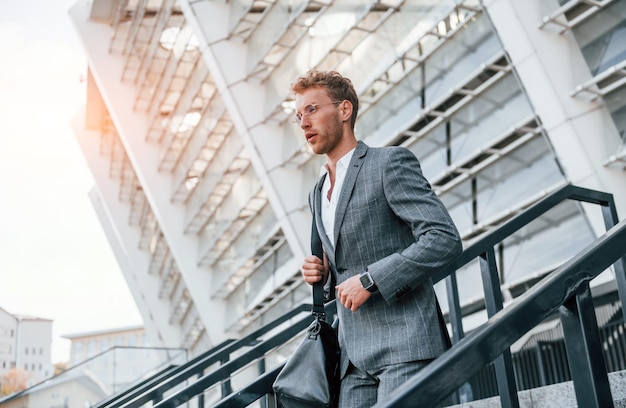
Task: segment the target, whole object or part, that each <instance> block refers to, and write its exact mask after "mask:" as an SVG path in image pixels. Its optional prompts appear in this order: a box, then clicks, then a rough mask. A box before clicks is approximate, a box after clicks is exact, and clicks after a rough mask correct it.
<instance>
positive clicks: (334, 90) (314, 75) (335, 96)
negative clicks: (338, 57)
mask: <svg viewBox="0 0 626 408" xmlns="http://www.w3.org/2000/svg"><path fill="white" fill-rule="evenodd" d="M310 88H326V90H327V91H328V96H329V97H330V99H332V100H333V101H343V100H347V101H349V102H350V103H351V104H352V116H351V118H350V125H351V127H352V130H354V124H355V123H356V117H357V114H358V112H359V98H358V97H357V95H356V91H355V90H354V86H353V85H352V81H350V79H349V78H346V77H344V76H342V75H341V74H340V73H339V72H337V71H317V70H314V69H313V70H310V71H309V72H307V73H306V74H304V75H303V76H301V77H300V78H298V80H297V81H296V82H294V83H293V84H292V85H291V92H292V93H293V94H294V95H297V94H301V93H302V92H304V91H305V90H307V89H310Z"/></svg>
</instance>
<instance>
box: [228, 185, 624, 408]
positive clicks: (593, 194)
mask: <svg viewBox="0 0 626 408" xmlns="http://www.w3.org/2000/svg"><path fill="white" fill-rule="evenodd" d="M566 200H575V201H579V202H586V203H592V204H596V205H600V206H601V207H602V214H603V217H604V223H605V226H606V227H607V229H608V228H610V227H612V226H613V225H615V224H617V221H618V219H617V211H616V209H615V204H614V201H613V196H612V195H611V194H608V193H604V192H599V191H595V190H590V189H586V188H581V187H577V186H573V185H566V186H563V187H562V188H560V189H558V190H556V191H554V192H553V193H551V194H550V195H549V196H547V197H545V198H544V199H542V200H540V201H538V202H537V203H535V204H534V205H532V206H530V207H528V208H527V209H526V210H525V211H524V212H522V213H520V214H519V215H517V216H515V217H513V218H511V219H510V220H508V221H507V222H506V223H504V224H502V225H501V226H500V227H498V228H495V229H494V230H492V231H490V232H489V233H487V234H486V235H485V236H484V237H482V238H479V239H477V240H476V241H475V242H474V243H473V244H472V245H470V246H468V247H467V248H466V249H465V250H464V251H463V254H461V255H460V256H459V257H458V258H457V259H456V260H455V261H454V262H453V263H452V264H451V265H450V266H449V267H448V268H447V269H446V270H444V271H442V272H440V273H438V274H437V275H435V276H434V277H433V280H434V281H435V282H438V281H440V280H442V279H447V281H446V285H447V290H448V301H449V304H450V309H449V310H450V312H449V316H450V322H451V325H452V329H453V340H454V343H458V342H459V341H460V340H461V338H462V337H463V336H464V334H463V328H462V322H461V309H460V305H459V299H458V289H457V288H456V270H458V269H460V268H461V267H463V266H465V265H466V264H467V263H469V262H470V261H473V260H474V259H476V258H480V260H481V269H483V279H484V280H485V281H487V283H486V284H485V292H486V293H485V299H486V304H487V308H488V312H489V314H490V315H491V316H493V315H494V314H496V313H497V312H498V311H499V310H501V309H502V298H501V292H500V283H499V278H498V275H497V267H496V266H495V259H493V256H491V255H492V254H493V247H494V246H495V245H497V244H499V243H500V242H502V241H503V240H504V239H506V238H508V237H509V236H511V235H513V234H514V233H515V232H517V231H518V230H520V229H521V228H523V227H525V226H526V225H528V224H529V223H530V222H532V221H533V220H535V219H537V218H539V217H540V216H541V215H542V214H544V213H546V212H547V211H549V210H550V209H552V208H554V207H556V206H557V205H558V204H560V203H562V202H564V201H566ZM625 265H626V260H624V259H623V260H622V262H618V263H616V264H615V272H616V280H617V284H618V291H619V294H620V298H621V299H622V304H626V303H624V299H626V275H625V273H624V269H625ZM498 294H499V296H498ZM503 354H504V356H503V357H499V361H498V362H497V364H496V370H497V371H498V378H500V380H499V382H498V384H499V388H500V390H499V391H500V396H501V401H502V405H503V406H504V407H518V406H519V402H518V400H517V392H516V389H515V376H514V373H513V370H512V364H511V358H510V351H508V350H505V351H504V353H503ZM507 354H508V355H507ZM490 361H491V360H490ZM279 371H280V367H278V368H277V369H274V370H272V371H271V372H269V373H267V374H266V375H264V376H263V377H260V378H258V379H257V380H255V381H253V382H252V383H250V384H249V385H248V386H246V387H243V388H242V389H241V390H240V391H238V392H236V393H233V394H231V395H229V396H228V397H226V398H224V399H223V400H222V401H221V402H220V403H219V404H218V405H216V406H219V407H241V406H247V405H249V404H250V403H251V402H253V401H255V400H257V399H258V398H260V397H262V396H263V395H265V394H271V392H272V390H271V381H269V380H270V379H271V380H273V378H275V375H276V374H277V373H278V372H279ZM272 373H276V374H274V376H273V377H272ZM264 387H265V388H264ZM444 396H445V395H444ZM429 404H430V403H427V404H426V406H428V405H429Z"/></svg>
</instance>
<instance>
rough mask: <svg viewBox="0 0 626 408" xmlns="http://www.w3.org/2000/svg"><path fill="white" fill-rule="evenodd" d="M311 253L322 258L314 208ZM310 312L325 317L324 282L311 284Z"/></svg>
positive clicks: (322, 253) (322, 251) (322, 252)
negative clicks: (311, 308) (311, 299)
mask: <svg viewBox="0 0 626 408" xmlns="http://www.w3.org/2000/svg"><path fill="white" fill-rule="evenodd" d="M311 253H312V254H313V255H315V256H317V257H318V258H320V259H324V250H323V249H322V240H321V239H320V235H319V233H318V232H317V223H316V222H315V210H313V222H312V224H311ZM311 313H312V314H313V315H315V316H320V317H321V318H322V319H323V318H324V317H325V311H324V282H322V281H320V282H316V283H314V284H313V310H311Z"/></svg>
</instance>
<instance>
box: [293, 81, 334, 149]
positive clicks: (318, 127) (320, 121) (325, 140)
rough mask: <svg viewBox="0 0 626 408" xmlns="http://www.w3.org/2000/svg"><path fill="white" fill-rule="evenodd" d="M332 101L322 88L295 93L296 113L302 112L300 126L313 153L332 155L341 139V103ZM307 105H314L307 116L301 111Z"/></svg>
mask: <svg viewBox="0 0 626 408" xmlns="http://www.w3.org/2000/svg"><path fill="white" fill-rule="evenodd" d="M332 102H333V101H332V99H331V98H330V96H329V95H328V92H327V91H326V89H324V88H310V89H307V90H305V91H304V92H302V93H301V94H297V95H296V113H298V114H302V120H301V121H300V127H301V128H302V130H303V131H304V137H305V138H306V141H307V143H308V144H309V145H310V146H311V148H312V149H313V152H314V153H315V154H326V155H332V153H333V151H336V150H338V147H339V146H340V144H341V142H342V140H343V135H344V122H343V121H342V120H341V116H340V109H339V107H340V106H341V104H340V103H332ZM309 105H314V106H315V112H314V113H312V114H311V115H309V116H307V115H306V114H303V113H305V112H306V108H307V107H309Z"/></svg>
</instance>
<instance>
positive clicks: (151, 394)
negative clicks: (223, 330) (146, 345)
mask: <svg viewBox="0 0 626 408" xmlns="http://www.w3.org/2000/svg"><path fill="white" fill-rule="evenodd" d="M311 307H312V306H311V304H302V305H299V306H298V307H296V308H294V309H292V310H290V311H289V312H287V313H285V314H284V315H282V316H280V317H278V318H276V319H275V320H273V321H272V322H270V323H268V324H267V325H265V326H263V327H261V328H259V329H258V330H255V331H254V332H252V333H250V334H249V335H247V336H245V337H243V338H241V339H239V340H232V339H229V340H226V341H225V342H224V343H222V344H220V345H219V346H216V347H214V348H212V349H211V350H209V351H207V352H205V353H203V354H201V355H199V356H197V357H196V358H194V359H192V360H190V361H189V362H187V363H185V364H181V365H180V366H177V367H175V368H173V369H171V370H170V371H168V372H167V373H163V375H157V376H156V377H155V378H153V379H152V380H150V381H146V382H144V383H143V384H138V385H136V386H133V387H130V388H129V389H126V390H124V391H122V392H120V393H117V394H115V395H113V396H111V397H109V398H108V399H106V400H104V401H101V402H99V403H98V404H97V405H95V406H94V408H120V407H124V408H131V407H140V406H142V405H144V404H146V403H148V402H152V403H153V404H154V403H157V402H159V401H161V400H162V399H163V396H164V395H165V394H166V392H168V391H169V390H171V389H173V388H174V387H177V386H179V385H181V384H185V383H186V382H187V381H188V380H193V379H194V378H196V377H198V378H202V377H203V376H204V375H205V370H206V369H207V368H209V367H210V366H212V365H214V364H216V363H221V364H222V365H225V364H228V363H229V361H230V356H231V355H232V354H233V353H237V352H239V351H240V350H241V349H243V348H245V347H252V346H255V345H256V344H257V343H258V342H259V338H261V337H263V336H264V335H266V334H267V333H269V332H270V331H271V330H273V329H275V328H276V327H278V326H280V325H281V324H283V323H285V322H287V321H289V320H290V319H292V318H294V317H295V316H297V315H299V314H302V313H306V312H310V310H311ZM311 319H312V317H311V315H310V313H307V315H306V318H305V319H302V320H305V321H310V320H311ZM296 324H298V323H296ZM300 324H304V323H300ZM306 325H308V323H306ZM306 325H305V327H306ZM294 330H295V329H293V330H292V331H294ZM283 333H285V332H283ZM287 333H291V331H289V332H287ZM295 334H296V333H292V334H291V336H294V335H295ZM288 340H289V338H285V339H283V341H284V342H286V341H288ZM253 349H254V348H253ZM244 355H245V354H244ZM226 377H228V376H226ZM230 392H231V390H230V387H229V386H228V381H225V386H224V387H223V394H224V395H228V394H229V393H230Z"/></svg>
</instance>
